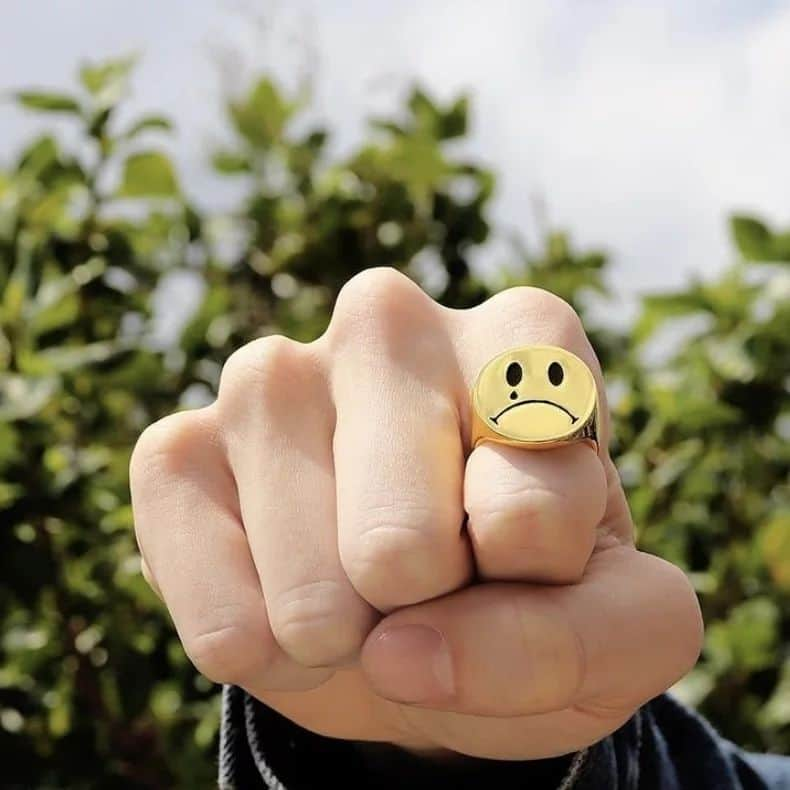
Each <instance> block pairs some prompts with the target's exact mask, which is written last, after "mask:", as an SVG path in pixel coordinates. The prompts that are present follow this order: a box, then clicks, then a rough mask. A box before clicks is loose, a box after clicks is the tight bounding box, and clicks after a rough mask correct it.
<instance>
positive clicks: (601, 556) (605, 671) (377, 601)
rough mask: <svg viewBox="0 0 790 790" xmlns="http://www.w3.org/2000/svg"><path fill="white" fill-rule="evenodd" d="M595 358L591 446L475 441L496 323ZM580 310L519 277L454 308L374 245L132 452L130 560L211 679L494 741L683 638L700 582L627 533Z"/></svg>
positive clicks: (400, 728) (583, 710) (628, 682)
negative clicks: (208, 393) (311, 307)
mask: <svg viewBox="0 0 790 790" xmlns="http://www.w3.org/2000/svg"><path fill="white" fill-rule="evenodd" d="M530 344H548V345H554V346H561V347H564V348H566V349H568V350H569V351H571V352H573V353H574V354H576V355H577V356H579V357H580V358H581V359H582V360H584V361H585V362H586V363H587V365H588V366H589V367H590V369H591V370H592V371H593V373H594V376H595V379H596V382H597V385H598V389H599V393H600V398H601V415H600V425H599V435H600V442H601V444H600V450H599V451H598V452H596V451H595V450H594V449H593V448H592V447H591V446H590V445H589V444H588V443H584V442H581V443H577V444H573V445H569V446H565V447H561V448H556V449H553V450H540V451H538V450H526V449H523V448H514V447H507V446H502V445H495V444H491V443H483V444H481V445H479V446H478V447H477V449H475V450H473V451H470V424H471V413H470V404H469V389H470V386H471V384H472V382H473V380H474V377H475V375H476V373H477V371H478V370H479V369H480V368H481V367H482V366H483V365H484V364H485V363H486V362H487V361H488V360H489V359H490V358H491V357H493V356H494V355H496V354H497V353H499V352H501V351H504V350H505V349H508V348H510V347H513V346H521V345H530ZM605 402H606V401H605V393H604V389H603V382H602V380H601V374H600V367H599V365H598V363H597V360H596V359H595V355H594V353H593V351H592V349H591V347H590V344H589V342H588V340H587V338H586V336H585V333H584V330H583V328H582V326H581V323H580V321H579V319H578V317H577V316H576V314H575V313H574V312H573V311H572V310H571V308H570V307H568V305H567V304H566V303H565V302H563V301H562V300H560V299H558V298H557V297H555V296H552V295H551V294H549V293H547V292H545V291H541V290H537V289H532V288H514V289H511V290H508V291H505V292H503V293H501V294H499V295H497V296H495V297H493V298H492V299H490V300H488V301H487V302H486V303H484V304H482V305H480V306H479V307H476V308H473V309H470V310H450V309H446V308H444V307H441V306H440V305H438V304H436V303H435V302H434V301H432V300H431V299H430V298H429V297H428V296H426V295H425V294H424V293H423V292H422V291H421V290H420V289H419V288H418V287H417V286H416V285H415V284H414V283H412V282H411V281H410V280H409V279H407V278H406V277H405V276H403V275H401V274H398V273H397V272H395V271H392V270H389V269H372V270H368V271H366V272H363V273H362V274H360V275H358V276H356V277H354V278H353V279H352V280H351V281H350V282H349V283H348V284H347V285H346V287H345V288H344V289H343V291H342V292H341V294H340V296H339V298H338V300H337V304H336V306H335V310H334V314H333V317H332V321H331V323H330V326H329V328H328V330H327V331H326V333H325V334H324V335H323V336H322V337H320V338H319V339H318V340H316V341H315V342H313V343H308V344H301V343H297V342H295V341H292V340H288V339H286V338H283V337H279V336H278V337H267V338H263V339H260V340H256V341H254V342H252V343H250V344H249V345H247V346H245V347H244V348H242V349H240V350H239V351H237V352H236V353H235V354H233V355H232V356H231V357H230V359H229V360H228V361H227V364H226V365H225V367H224V370H223V373H222V378H221V382H220V387H219V395H218V397H217V400H216V401H215V402H214V403H213V404H211V405H210V406H208V407H206V408H203V409H199V410H195V411H189V412H182V413H179V414H176V415H173V416H171V417H167V418H165V419H164V420H161V421H160V422H158V423H156V424H155V425H153V426H151V427H150V428H149V429H148V430H147V431H145V433H144V434H143V436H142V437H141V439H140V441H139V443H138V445H137V447H136V448H135V452H134V455H133V458H132V464H131V481H132V498H133V505H134V513H135V523H136V529H137V535H138V540H139V544H140V549H141V552H142V556H143V567H144V572H145V575H146V578H147V579H148V580H149V582H150V583H151V584H152V586H153V587H154V589H155V590H157V592H158V593H159V594H160V595H161V596H162V598H163V600H164V601H165V603H166V604H167V607H168V609H169V610H170V612H171V614H172V617H173V620H174V622H175V626H176V628H177V630H178V633H179V636H180V638H181V640H182V642H183V644H184V648H185V650H186V652H187V654H188V655H189V657H190V658H191V660H192V661H193V662H194V664H195V666H196V667H197V668H198V669H199V670H200V671H201V672H203V673H204V674H205V675H206V676H208V677H209V678H211V679H213V680H215V681H218V682H220V681H221V682H227V683H232V684H236V685H239V686H242V687H243V688H245V689H246V690H247V691H249V692H250V693H251V694H253V695H254V696H255V697H257V698H259V699H260V700H262V701H263V702H264V703H266V704H267V705H269V706H270V707H272V708H274V709H276V710H277V711H279V712H280V713H282V714H283V715H285V716H287V717H289V718H290V719H292V720H293V721H295V722H296V723H297V724H299V725H301V726H303V727H306V728H308V729H310V730H313V731H315V732H318V733H321V734H324V735H330V736H335V737H339V738H346V739H354V740H377V741H388V742H392V743H395V744H398V745H401V746H403V747H406V748H411V749H418V750H423V749H425V750H450V751H454V752H461V753H464V754H468V755H475V756H481V757H490V758H503V759H533V758H539V757H548V756H553V755H558V754H565V753H568V752H571V751H574V750H576V749H579V748H582V747H584V746H587V745H589V744H591V743H593V742H595V741H597V740H599V739H601V738H602V737H604V736H605V735H607V734H609V733H610V732H612V731H613V730H615V729H616V728H617V727H619V726H620V725H621V724H622V723H623V722H625V721H626V720H627V719H628V718H630V716H631V715H632V714H633V713H634V711H635V710H636V709H637V708H638V707H639V706H640V705H642V704H643V703H645V702H646V701H647V700H649V699H651V698H652V697H654V696H656V695H657V694H659V693H661V692H663V691H664V690H665V689H666V688H668V687H669V686H670V685H671V684H672V683H673V682H674V681H675V680H677V679H678V678H679V677H680V676H681V675H682V674H683V673H684V672H686V671H687V670H688V669H689V668H690V667H691V666H692V665H693V663H694V662H695V660H696V658H697V655H698V653H699V649H700V644H701V632H702V627H701V619H700V613H699V608H698V606H697V601H696V598H695V596H694V593H693V591H692V590H691V588H690V586H689V584H688V582H687V580H686V578H685V576H684V575H683V574H682V573H681V572H680V571H679V570H678V569H676V568H675V567H674V566H672V565H669V564H668V563H666V562H664V561H662V560H660V559H658V558H656V557H653V556H650V555H648V554H643V553H641V552H639V551H637V550H636V549H635V548H634V542H633V541H634V538H633V524H632V522H631V518H630V515H629V511H628V506H627V504H626V501H625V498H624V495H623V491H622V488H621V486H620V482H619V480H618V476H617V473H616V471H615V468H614V465H613V463H612V461H611V459H610V458H609V456H608V454H607V451H606V445H607V437H608V435H609V431H610V428H609V417H608V414H607V412H606V407H605Z"/></svg>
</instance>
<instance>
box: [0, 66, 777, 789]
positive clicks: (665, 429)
mask: <svg viewBox="0 0 790 790" xmlns="http://www.w3.org/2000/svg"><path fill="white" fill-rule="evenodd" d="M132 65H133V64H132V61H131V60H117V61H113V62H108V63H102V64H96V65H85V66H84V67H83V68H82V69H81V71H80V74H79V83H78V85H77V86H76V87H75V90H74V93H73V94H70V95H61V94H51V93H46V92H25V93H20V94H19V95H18V96H17V97H16V98H17V100H18V102H19V103H20V104H21V105H22V106H23V107H24V108H26V109H27V110H29V111H34V112H38V113H45V114H53V115H57V116H65V117H66V118H68V119H70V121H71V122H72V123H73V124H75V125H76V127H77V128H78V129H79V131H80V139H79V142H78V143H77V144H76V145H74V146H72V147H65V146H64V145H63V144H62V142H60V141H59V139H58V138H57V136H56V135H55V134H45V135H44V136H41V137H39V138H37V139H35V140H32V141H30V144H29V145H28V146H27V147H26V149H25V150H24V151H23V152H22V153H21V155H20V156H19V157H18V159H17V160H16V161H11V162H8V163H7V165H6V166H5V167H3V168H0V578H2V587H0V754H2V755H4V756H5V755H8V756H9V758H10V757H13V759H6V760H4V781H5V782H7V783H8V784H9V785H11V786H13V785H19V786H24V787H44V786H50V787H51V786H57V787H75V788H77V787H99V786H105V785H112V786H113V787H150V788H159V787H162V788H164V787H185V788H186V787H190V788H191V787H202V786H211V784H212V782H213V777H214V773H215V756H214V755H215V748H216V736H217V727H218V714H219V710H218V705H217V690H216V689H215V688H214V687H213V686H212V685H211V684H210V683H208V682H207V681H206V680H205V679H203V678H201V677H200V676H199V675H197V674H196V673H195V671H194V670H193V669H192V668H191V666H190V665H189V664H188V662H187V660H186V659H185V657H184V654H183V652H182V650H181V648H180V646H179V644H178V641H177V639H176V637H175V634H174V632H173V630H172V628H171V626H170V623H169V621H168V618H167V616H166V613H165V612H164V611H163V609H162V607H161V605H160V604H159V602H158V601H157V599H156V598H155V597H154V596H153V594H152V593H151V592H150V591H149V590H148V588H147V586H146V585H145V583H144V582H143V580H142V578H141V576H140V570H139V559H138V556H137V553H136V547H135V543H134V537H133V532H132V518H131V510H130V506H129V494H128V483H127V465H128V461H129V456H130V453H131V448H132V446H133V444H134V442H135V440H136V438H137V436H138V435H139V433H140V432H141V431H142V429H143V428H144V427H145V426H146V425H147V424H149V423H150V422H152V421H153V420H155V419H157V418H158V417H160V416H163V415H165V414H167V413H169V412H172V411H174V410H176V409H178V408H185V407H190V406H195V405H199V404H202V403H205V402H207V401H209V400H210V399H211V398H212V395H213V392H214V390H215V388H216V385H217V381H218V377H219V371H220V368H221V365H222V362H223V360H224V359H225V358H227V356H228V355H229V354H230V353H231V351H232V350H234V349H235V348H237V347H238V346H239V345H241V344H243V343H245V342H247V341H248V340H250V339H252V338H254V337H257V336H260V335H263V334H269V333H273V332H280V333H284V334H288V335H290V336H293V337H297V338H300V339H312V338H314V337H315V336H316V335H318V334H319V333H320V332H321V331H322V330H323V328H324V327H325V325H326V323H327V321H328V317H329V315H330V312H331V308H332V304H333V302H334V299H335V297H336V295H337V292H338V290H339V288H340V287H341V286H342V284H343V283H344V282H345V281H346V280H347V279H348V278H349V277H350V276H352V275H353V274H354V273H356V272H358V271H360V270H362V269H364V268H367V267H370V266H381V265H389V266H395V267H398V268H399V269H402V270H404V271H406V272H407V273H408V274H410V275H411V276H412V277H414V279H416V280H417V281H418V282H420V283H421V284H422V285H423V287H425V288H426V290H427V291H429V292H430V293H431V294H432V295H433V296H434V297H435V298H437V299H439V300H440V301H442V302H443V303H445V304H448V305H452V306H455V307H464V306H470V305H473V304H475V303H477V302H479V301H481V300H483V299H485V298H486V297H487V296H488V295H490V294H491V293H493V292H495V291H496V290H499V289H501V288H503V287H508V286H511V285H516V284H523V283H529V284H535V285H539V286H542V287H546V288H548V289H550V290H552V291H554V292H556V293H559V294H560V295H561V296H563V297H564V298H566V299H567V300H569V301H570V302H571V303H573V304H574V306H575V307H576V308H577V310H579V312H580V313H581V314H582V316H583V317H584V318H585V319H586V320H587V323H588V325H589V326H590V327H591V335H592V339H593V342H594V344H595V346H596V349H597V351H598V353H599V355H600V357H601V360H602V362H603V364H604V367H605V369H606V371H607V376H608V386H609V387H610V391H611V399H612V404H613V409H614V415H615V423H616V428H617V436H616V438H615V441H614V446H613V450H614V453H615V456H616V459H617V463H618V467H619V469H620V471H621V475H622V477H623V480H624V483H625V485H626V488H627V491H628V493H629V499H630V502H631V506H632V510H633V512H634V517H635V521H636V523H637V525H638V528H639V537H640V543H641V546H642V548H643V549H645V550H647V551H651V552H655V553H658V554H661V555H662V556H664V557H667V558H668V559H670V560H672V561H673V562H676V563H678V564H679V565H681V566H682V567H683V568H685V569H686V570H687V572H688V573H689V574H690V575H691V578H692V579H693V581H694V584H695V586H696V589H697V590H698V592H699V595H700V598H701V601H702V605H703V609H704V613H705V617H706V622H707V640H706V645H705V652H704V656H703V658H702V660H701V662H700V664H699V666H698V668H697V669H696V670H694V671H693V672H692V673H691V675H689V676H688V677H687V678H686V679H685V680H684V681H683V682H682V683H681V684H680V685H679V686H678V687H677V689H676V691H677V693H678V694H680V695H681V696H682V697H683V698H684V699H685V700H687V701H689V702H691V703H692V704H695V705H697V706H698V707H699V708H700V709H701V710H702V712H703V713H704V714H705V715H706V716H708V717H710V719H711V720H712V721H713V723H714V724H715V725H716V726H717V727H718V728H719V729H720V730H722V731H723V732H724V733H725V734H726V735H728V736H729V737H730V738H732V739H733V740H735V741H737V742H738V743H740V744H742V745H744V746H746V747H749V748H753V749H758V750H773V751H778V752H783V753H790V649H789V647H790V606H789V605H788V604H790V485H789V483H788V470H789V469H790V403H788V390H790V233H788V232H784V233H783V232H779V231H777V230H774V229H770V228H768V227H766V226H765V225H764V224H762V223H761V222H760V221H759V220H757V219H755V218H751V217H743V216H738V217H733V218H732V219H731V229H732V238H733V253H734V254H733V259H734V261H735V262H734V263H733V264H732V265H731V267H730V268H729V269H728V270H727V271H726V272H725V273H724V274H723V275H721V276H720V277H718V278H717V279H715V280H712V281H704V282H703V281H695V282H690V283H689V284H688V286H687V287H686V288H684V289H682V290H680V291H677V292H673V293H665V294H653V295H650V296H647V297H645V298H644V299H643V300H642V303H641V309H640V314H639V316H638V317H637V319H636V320H635V321H634V322H633V323H632V324H631V325H630V326H628V327H627V328H626V329H623V328H622V327H620V328H618V327H615V326H609V325H606V324H602V323H601V322H600V320H596V318H595V316H594V315H593V314H592V312H591V310H590V305H591V300H590V295H591V294H596V295H597V298H598V300H599V301H600V300H601V299H607V298H610V295H609V294H608V292H607V288H606V272H607V269H606V267H607V258H606V256H605V255H604V254H603V253H601V252H599V251H596V250H578V249H576V248H574V246H573V245H572V243H571V240H570V238H569V237H568V235H566V234H564V233H561V232H558V231H547V232H546V234H545V237H544V239H543V241H542V244H541V245H540V246H539V247H537V248H530V247H528V246H527V245H525V244H524V242H523V241H521V240H518V239H516V240H514V244H513V247H512V257H511V260H510V261H508V265H507V266H506V267H503V268H502V269H500V270H498V271H496V272H493V273H490V274H488V275H486V276H483V275H482V274H481V273H479V272H475V271H473V270H472V269H471V268H470V265H469V253H470V250H472V249H473V248H474V247H475V245H480V244H483V243H484V242H485V241H486V238H487V236H488V235H489V225H488V221H487V206H488V204H489V201H490V198H491V195H492V192H493V189H494V185H495V179H494V175H493V174H492V173H491V172H489V171H488V170H487V169H485V168H484V167H482V166H481V165H480V164H478V163H475V162H470V161H465V160H463V159H462V158H460V157H459V156H458V155H457V154H456V153H454V151H455V150H456V147H455V146H454V142H455V141H457V140H458V139H460V138H463V136H464V135H465V133H466V128H467V116H468V112H469V102H468V100H467V98H466V97H465V96H459V97H458V98H457V99H456V100H454V101H452V102H450V103H448V104H446V105H440V104H437V103H436V102H435V101H433V100H432V98H431V97H430V96H427V95H426V94H425V93H424V92H423V91H421V90H420V89H419V88H418V87H416V86H415V87H414V90H413V91H412V93H411V96H410V97H409V99H408V102H407V103H406V105H405V106H404V107H401V108H399V109H398V111H397V112H395V113H393V115H392V117H389V118H381V119H372V120H371V123H370V128H369V134H368V136H367V139H366V140H365V142H364V143H363V144H362V145H360V146H359V147H358V149H357V150H356V151H354V152H353V154H352V155H350V156H348V157H347V158H344V159H342V160H338V159H333V158H332V157H331V156H329V155H328V154H327V151H326V149H327V141H328V137H329V130H327V129H325V128H320V127H316V128H308V129H304V128H302V129H301V131H299V130H298V129H299V117H300V114H302V113H303V112H304V110H305V109H306V107H307V105H308V103H309V96H308V95H305V94H300V95H286V94H285V93H284V92H282V91H281V90H280V89H279V87H278V85H277V84H275V83H274V82H273V81H272V80H271V79H269V78H267V77H266V76H263V77H261V78H260V79H259V80H257V81H255V82H254V83H253V84H251V85H250V86H248V88H247V90H246V91H244V92H242V93H240V95H239V96H237V97H235V98H233V99H232V100H230V101H229V103H228V105H227V107H226V108H225V112H226V116H227V121H228V125H229V128H230V129H231V130H232V132H233V135H234V136H233V138H232V139H234V140H235V143H234V144H233V145H231V146H230V147H228V148H225V149H223V150H219V151H216V152H215V153H214V154H213V156H212V162H211V164H212V166H213V168H214V169H215V170H216V171H217V173H218V174H220V175H221V176H222V177H225V178H227V179H234V180H235V181H236V182H237V188H238V189H239V193H240V194H242V197H241V199H240V200H239V202H238V205H237V207H236V210H235V211H234V212H233V213H228V214H222V215H220V214H217V213H212V212H207V211H201V210H199V209H198V208H197V207H196V206H195V204H194V202H193V200H192V199H191V198H190V196H189V195H188V194H186V193H185V192H184V191H183V189H182V188H181V185H180V179H179V174H178V173H177V172H176V171H175V169H174V167H173V165H172V164H171V162H170V161H169V159H168V158H167V156H166V155H165V153H163V150H162V148H161V144H160V142H159V140H160V139H161V136H162V135H166V134H167V133H168V131H169V129H170V121H169V120H168V119H167V118H165V117H162V116H158V115H149V116H144V117H141V118H139V119H137V120H136V121H135V122H133V123H131V124H127V125H121V124H120V123H119V121H118V112H117V109H118V105H119V103H121V102H122V101H123V98H124V96H125V94H126V90H127V81H128V77H129V73H130V70H131V68H132ZM302 127H304V124H302ZM187 282H189V284H190V288H192V289H193V290H194V286H196V285H197V286H199V293H200V299H199V302H198V306H197V308H196V309H195V310H194V311H192V313H191V314H190V315H189V316H188V319H187V320H186V321H185V322H183V323H182V324H181V325H179V326H178V327H177V328H176V329H175V330H174V331H173V332H171V333H169V335H168V333H165V335H167V336H163V333H162V331H161V320H162V317H163V316H164V317H165V318H166V317H167V316H168V315H172V314H173V313H174V312H177V311H174V309H173V307H174V304H176V303H178V302H179V300H180V295H179V293H178V291H179V288H184V287H185V284H186V283H187ZM616 307H617V305H615V304H610V305H609V309H610V310H611V309H615V308H616ZM598 313H599V314H600V310H599V311H598Z"/></svg>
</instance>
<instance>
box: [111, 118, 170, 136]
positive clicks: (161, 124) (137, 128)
mask: <svg viewBox="0 0 790 790" xmlns="http://www.w3.org/2000/svg"><path fill="white" fill-rule="evenodd" d="M172 130H173V124H172V122H171V121H170V120H169V119H168V118H166V117H165V116H164V115H145V116H143V117H142V118H140V119H139V120H138V121H136V122H135V123H133V124H132V125H131V126H130V127H129V128H128V129H127V130H126V131H125V132H124V133H123V135H122V137H124V138H125V139H126V140H131V139H133V138H134V137H136V136H137V135H138V134H141V133H142V132H148V131H161V132H170V131H172Z"/></svg>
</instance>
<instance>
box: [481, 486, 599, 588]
mask: <svg viewBox="0 0 790 790" xmlns="http://www.w3.org/2000/svg"><path fill="white" fill-rule="evenodd" d="M569 504H570V503H568V502H567V501H566V500H565V499H563V498H562V497H561V496H560V495H558V494H557V493H555V492H554V491H551V490H549V489H543V488H530V489H526V490H524V491H521V492H508V493H507V494H504V495H503V494H498V495H496V496H492V497H490V499H489V500H488V501H486V502H480V503H475V504H474V505H470V507H469V525H468V528H469V533H470V535H471V537H472V540H473V542H474V546H475V553H476V554H477V555H478V557H479V559H480V560H481V561H482V562H483V564H484V565H485V566H487V567H488V568H490V569H493V570H495V571H496V573H497V575H499V574H503V573H507V574H508V577H510V576H513V575H527V576H529V578H530V579H532V580H536V581H537V580H541V581H551V582H554V583H564V584H570V583H573V582H576V581H578V580H579V579H580V578H581V577H582V575H583V573H584V568H585V566H586V563H587V558H588V556H589V552H590V550H591V544H592V539H593V535H592V531H591V530H587V531H586V532H589V535H587V534H586V532H585V531H584V530H582V529H580V528H579V524H577V523H576V521H577V517H576V515H575V514H574V513H573V512H572V508H570V507H569Z"/></svg>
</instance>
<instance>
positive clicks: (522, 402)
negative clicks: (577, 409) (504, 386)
mask: <svg viewBox="0 0 790 790" xmlns="http://www.w3.org/2000/svg"><path fill="white" fill-rule="evenodd" d="M530 403H546V404H548V405H549V406H554V408H556V409H559V410H560V411H564V412H565V413H566V414H567V415H568V416H569V417H570V418H571V423H574V422H576V420H578V419H579V418H578V417H575V416H574V415H573V414H571V412H570V411H568V409H566V408H565V407H564V406H563V405H561V404H559V403H555V402H554V401H553V400H544V399H542V398H529V399H527V400H520V401H518V402H517V403H511V404H510V405H509V406H506V407H505V408H504V409H502V411H501V412H499V414H496V415H495V416H493V417H489V418H488V419H489V420H491V422H493V423H494V425H497V424H498V420H499V418H500V417H501V416H502V415H503V414H505V413H506V412H509V411H510V410H511V409H515V408H518V407H519V406H526V405H528V404H530Z"/></svg>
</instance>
